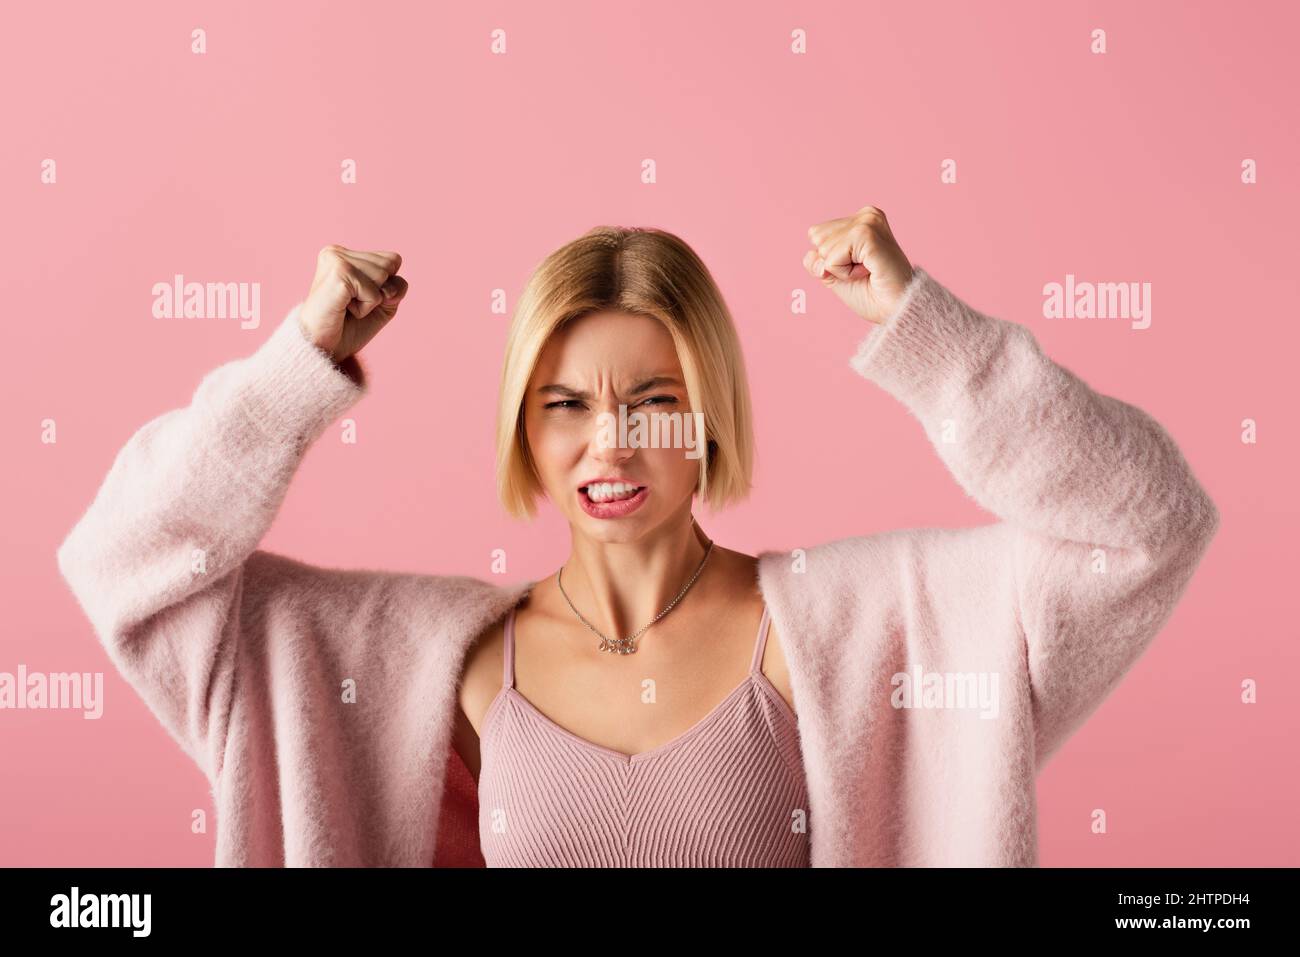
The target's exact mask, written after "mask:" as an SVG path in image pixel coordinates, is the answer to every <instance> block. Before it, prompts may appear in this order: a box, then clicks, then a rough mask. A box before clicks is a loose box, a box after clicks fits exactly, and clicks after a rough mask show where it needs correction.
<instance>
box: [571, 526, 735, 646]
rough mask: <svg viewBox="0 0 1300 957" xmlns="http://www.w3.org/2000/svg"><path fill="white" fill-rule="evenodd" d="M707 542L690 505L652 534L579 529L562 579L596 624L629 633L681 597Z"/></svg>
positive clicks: (616, 634)
mask: <svg viewBox="0 0 1300 957" xmlns="http://www.w3.org/2000/svg"><path fill="white" fill-rule="evenodd" d="M708 547H709V539H708V538H707V537H706V536H705V535H704V532H703V531H702V530H701V529H700V528H699V526H698V525H696V524H695V523H693V522H692V521H691V514H690V510H689V508H688V509H687V510H686V511H685V512H683V513H682V515H681V516H680V517H679V518H676V519H674V520H672V521H671V522H669V523H667V524H666V526H665V527H664V528H663V529H662V530H661V531H660V532H658V533H657V534H655V535H654V536H652V537H648V538H646V539H642V540H640V541H636V542H600V541H595V540H593V539H590V538H587V537H586V536H585V535H577V534H575V535H574V536H573V546H572V552H571V553H570V555H569V560H568V561H566V562H565V563H564V566H563V568H562V570H561V578H560V582H561V584H562V585H563V587H564V592H565V593H566V594H567V595H568V596H569V601H571V602H573V606H574V607H575V608H576V609H578V611H580V612H582V617H583V618H585V619H587V621H589V622H591V624H592V626H593V627H594V628H596V629H598V630H599V631H600V632H601V633H603V634H605V635H607V636H609V637H610V638H626V637H628V636H629V635H631V634H632V633H633V632H636V631H639V630H640V629H641V628H643V627H645V626H646V625H647V624H648V623H649V622H651V621H652V620H653V619H654V618H655V616H656V615H658V614H659V613H660V612H661V611H663V610H664V608H665V607H666V606H667V605H668V603H669V602H670V601H672V600H673V599H674V598H676V597H677V595H678V593H680V592H681V590H682V588H683V587H684V586H685V585H686V583H687V582H688V581H690V580H691V576H692V575H694V574H695V572H696V570H697V569H699V567H700V562H701V561H703V560H704V555H705V552H706V550H707V549H708ZM710 561H712V558H711V559H710ZM706 568H707V566H706ZM705 574H706V571H701V572H700V577H699V578H697V579H696V580H695V583H694V584H693V585H691V588H690V591H688V592H687V593H686V594H685V595H683V596H682V599H681V601H682V602H685V601H688V600H689V598H690V594H691V592H693V591H694V590H695V589H697V588H699V587H700V584H701V582H702V580H703V578H704V576H705ZM560 600H561V601H563V600H564V599H563V597H561V598H560ZM675 608H676V606H674V609H675ZM670 614H671V613H670Z"/></svg>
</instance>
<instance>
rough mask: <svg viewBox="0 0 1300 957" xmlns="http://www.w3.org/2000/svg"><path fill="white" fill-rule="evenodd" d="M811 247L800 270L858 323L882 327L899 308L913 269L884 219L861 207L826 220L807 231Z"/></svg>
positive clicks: (868, 207) (876, 210) (867, 208)
mask: <svg viewBox="0 0 1300 957" xmlns="http://www.w3.org/2000/svg"><path fill="white" fill-rule="evenodd" d="M808 239H809V240H810V241H811V242H812V244H813V248H812V249H810V250H808V252H806V253H804V257H803V266H804V268H805V269H807V270H808V271H809V272H810V273H812V275H814V276H816V277H817V278H818V279H820V280H821V281H822V282H823V283H824V284H825V285H827V286H829V287H830V288H831V289H833V290H835V294H836V295H838V296H839V297H840V298H841V299H842V300H844V304H845V305H846V306H848V307H849V308H850V309H852V310H853V311H854V312H855V313H856V314H857V315H859V316H861V317H862V318H863V319H869V320H871V321H872V322H877V323H879V322H884V321H885V320H886V319H888V318H889V317H890V316H892V315H893V314H894V312H895V311H896V310H897V309H898V306H899V304H900V302H901V301H902V298H903V291H904V290H905V289H906V288H907V284H908V283H909V282H911V280H912V264H911V263H909V262H908V261H907V257H906V256H904V255H903V250H901V249H899V248H898V241H897V240H896V239H894V233H893V231H892V230H890V228H889V222H888V220H886V219H885V214H884V213H882V212H881V211H880V210H879V209H877V208H876V207H875V206H863V207H862V208H861V209H860V210H858V211H857V212H856V213H855V214H854V215H852V216H845V217H843V218H841V219H828V220H826V222H824V223H818V224H817V225H816V226H812V227H810V228H809V230H808Z"/></svg>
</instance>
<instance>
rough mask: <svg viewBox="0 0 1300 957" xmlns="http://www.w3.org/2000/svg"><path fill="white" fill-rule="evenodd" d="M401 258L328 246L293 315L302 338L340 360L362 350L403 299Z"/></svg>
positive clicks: (405, 283) (394, 255) (403, 283)
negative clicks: (302, 335) (304, 296)
mask: <svg viewBox="0 0 1300 957" xmlns="http://www.w3.org/2000/svg"><path fill="white" fill-rule="evenodd" d="M401 268H402V257H401V256H399V255H398V254H397V253H394V252H363V251H361V250H356V249H346V248H344V247H343V246H339V245H335V244H330V245H329V246H326V247H325V248H324V249H322V250H321V251H320V255H318V256H317V257H316V276H315V278H314V279H312V281H311V289H310V290H309V291H308V293H307V299H306V301H305V302H303V304H302V309H301V310H300V312H299V314H298V324H299V325H300V326H301V327H302V331H303V334H304V335H305V336H306V337H307V339H308V340H309V341H310V342H312V343H313V344H314V345H316V346H317V347H318V348H320V349H323V350H325V351H326V352H327V353H329V354H330V355H331V356H333V358H334V361H335V362H342V361H343V360H344V359H347V358H348V357H349V356H352V355H354V354H356V353H357V352H360V351H361V347H362V346H364V345H365V344H366V343H367V342H369V341H370V340H371V339H373V338H374V337H375V335H376V334H377V333H378V332H379V330H380V329H382V328H384V326H385V325H386V324H387V323H388V320H389V319H392V318H393V316H395V315H396V314H397V307H398V306H399V305H400V304H401V302H402V297H403V296H405V295H406V290H407V282H406V280H405V279H403V278H402V277H401V276H399V275H397V270H399V269H401Z"/></svg>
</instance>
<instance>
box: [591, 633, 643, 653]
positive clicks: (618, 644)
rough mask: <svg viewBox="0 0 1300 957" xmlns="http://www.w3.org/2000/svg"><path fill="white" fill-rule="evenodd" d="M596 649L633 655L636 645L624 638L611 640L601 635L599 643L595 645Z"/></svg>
mask: <svg viewBox="0 0 1300 957" xmlns="http://www.w3.org/2000/svg"><path fill="white" fill-rule="evenodd" d="M596 650H597V651H608V652H611V653H613V654H618V655H633V654H636V645H634V644H632V643H631V642H630V641H629V640H628V639H626V638H615V639H614V640H613V641H611V640H610V639H608V638H604V637H602V638H601V639H600V644H598V645H597V646H596Z"/></svg>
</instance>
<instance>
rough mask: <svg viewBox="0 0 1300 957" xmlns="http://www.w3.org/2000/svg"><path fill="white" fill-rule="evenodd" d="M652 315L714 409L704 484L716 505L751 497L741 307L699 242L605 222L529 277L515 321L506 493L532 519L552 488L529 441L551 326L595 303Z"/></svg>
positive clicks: (501, 489) (508, 382)
mask: <svg viewBox="0 0 1300 957" xmlns="http://www.w3.org/2000/svg"><path fill="white" fill-rule="evenodd" d="M606 311H608V312H623V313H630V314H633V315H641V316H648V317H650V318H653V319H657V320H659V321H660V322H662V323H663V324H664V326H665V327H666V328H667V330H668V332H669V334H670V335H671V336H672V337H673V343H674V345H675V346H676V349H677V358H678V361H679V362H680V363H681V366H682V374H683V377H684V378H685V380H686V392H687V396H688V397H689V399H690V404H691V410H692V411H702V412H703V413H704V424H705V433H706V435H707V437H708V443H707V446H706V448H707V451H706V452H705V454H704V455H703V456H701V458H700V460H699V461H700V477H699V481H698V482H697V483H696V487H695V490H696V492H697V493H698V494H699V495H700V497H701V498H702V499H703V500H704V501H705V502H706V503H707V504H708V506H709V507H710V508H711V509H714V510H717V509H721V508H723V507H725V506H726V505H727V504H729V503H731V502H736V501H741V500H743V499H744V498H745V497H747V496H748V494H749V489H750V481H751V476H752V474H753V455H754V436H753V424H752V419H751V409H750V401H749V382H748V379H747V378H746V376H745V363H744V359H743V357H742V356H741V351H740V339H739V337H738V336H737V335H736V327H735V324H734V323H733V321H732V318H731V312H730V311H729V310H728V309H727V305H726V303H725V302H724V301H723V298H722V293H721V292H720V291H719V290H718V287H717V284H716V283H714V281H713V277H712V276H711V275H710V274H709V270H708V268H707V267H706V266H705V265H704V263H703V261H702V260H701V259H700V257H699V256H697V255H696V254H695V251H694V250H692V249H691V248H690V246H688V245H687V244H686V243H685V242H684V241H682V240H681V239H680V238H678V237H677V236H674V235H673V234H672V233H669V232H665V231H664V230H661V229H652V228H648V227H647V228H641V227H620V226H597V227H595V228H594V229H592V230H590V231H588V232H587V233H586V234H585V235H583V236H580V237H579V238H577V239H575V240H573V241H571V242H569V243H566V244H565V245H564V246H561V247H560V248H559V249H557V250H555V251H554V252H553V253H551V254H550V255H549V256H547V257H546V258H545V259H544V260H542V262H541V264H540V265H539V266H538V267H537V268H536V269H535V270H534V271H533V274H532V276H531V277H529V280H528V283H527V285H526V286H525V287H524V291H523V293H522V294H521V295H520V297H519V302H518V304H517V305H516V307H515V312H514V316H513V318H512V319H511V322H510V331H509V334H508V336H507V338H506V349H505V363H504V365H503V366H502V369H501V389H500V402H499V405H498V411H497V495H498V497H499V498H500V500H501V503H502V505H504V506H505V509H506V512H507V513H509V514H510V515H512V516H514V517H515V518H521V519H522V518H532V517H533V516H534V515H535V514H536V499H537V497H538V496H539V495H544V494H545V490H544V489H543V487H542V484H541V482H540V480H539V478H538V474H537V470H536V466H535V464H534V463H533V460H532V456H531V454H530V451H529V448H528V439H527V434H526V431H525V429H524V401H525V398H526V393H527V389H528V381H529V379H530V378H531V377H532V374H533V370H534V369H535V368H536V365H537V361H538V357H539V356H540V355H541V353H542V349H543V347H544V346H545V345H546V342H547V340H548V339H549V338H550V336H551V334H552V333H553V332H555V331H556V330H557V329H559V328H561V327H562V326H564V325H565V324H566V323H569V322H571V321H573V320H576V319H578V318H580V317H582V316H585V315H588V314H591V313H595V312H606Z"/></svg>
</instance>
